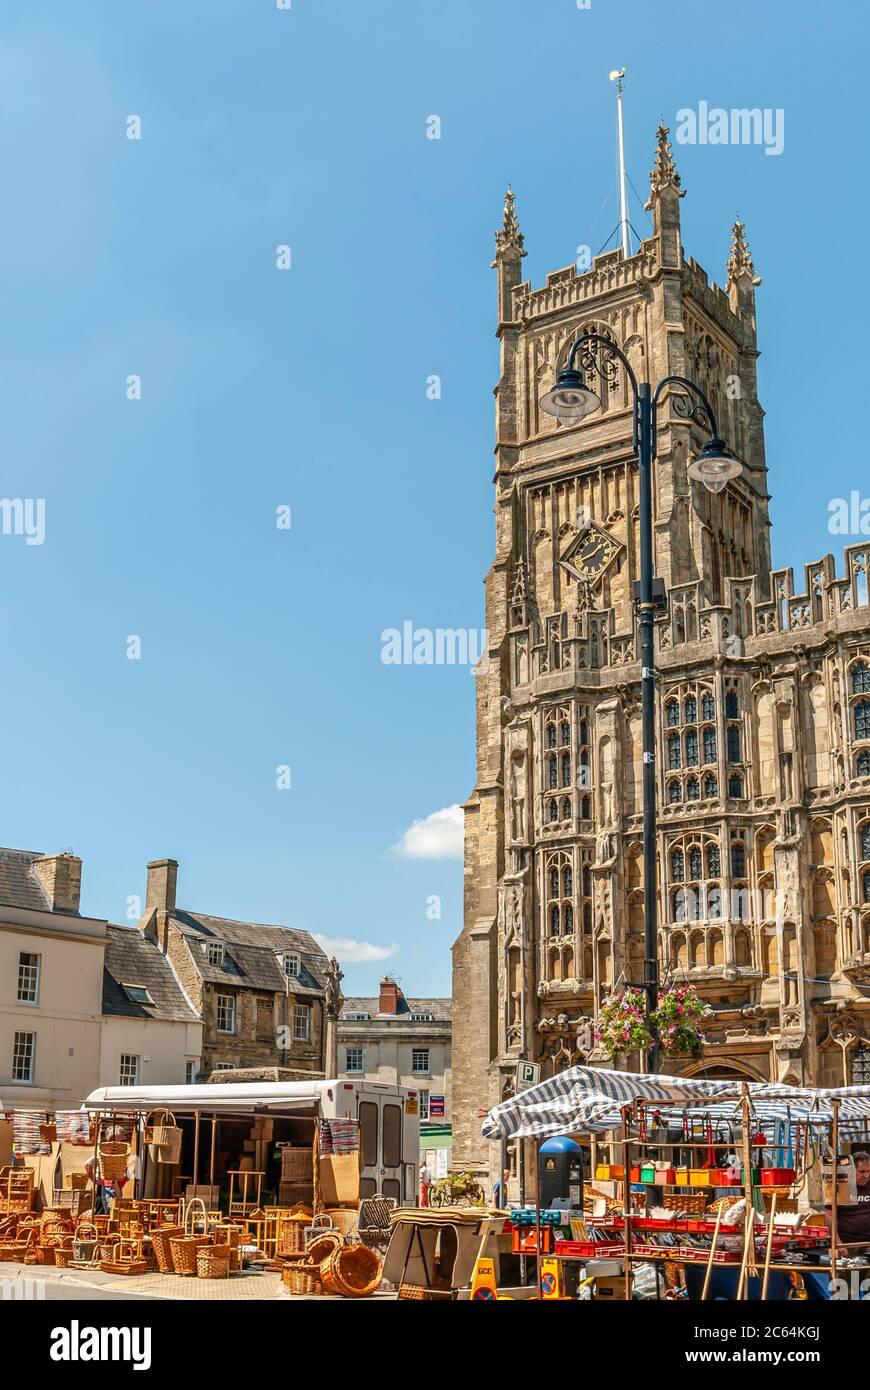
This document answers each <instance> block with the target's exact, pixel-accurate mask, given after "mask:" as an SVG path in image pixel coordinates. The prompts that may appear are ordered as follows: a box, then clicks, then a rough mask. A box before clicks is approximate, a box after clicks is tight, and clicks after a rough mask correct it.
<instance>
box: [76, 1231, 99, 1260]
mask: <svg viewBox="0 0 870 1390" xmlns="http://www.w3.org/2000/svg"><path fill="white" fill-rule="evenodd" d="M85 1232H87V1234H85ZM99 1240H100V1233H99V1231H98V1230H97V1228H96V1226H95V1225H94V1223H93V1221H80V1222H79V1224H78V1225H77V1226H76V1229H75V1234H74V1236H73V1242H72V1250H73V1259H74V1260H80V1261H81V1262H82V1263H89V1262H90V1261H91V1260H92V1259H93V1258H94V1256H95V1254H96V1250H97V1246H98V1244H99Z"/></svg>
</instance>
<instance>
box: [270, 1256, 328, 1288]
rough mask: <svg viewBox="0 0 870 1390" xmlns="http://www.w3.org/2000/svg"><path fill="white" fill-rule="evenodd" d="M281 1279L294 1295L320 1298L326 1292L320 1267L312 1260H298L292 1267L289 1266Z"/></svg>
mask: <svg viewBox="0 0 870 1390" xmlns="http://www.w3.org/2000/svg"><path fill="white" fill-rule="evenodd" d="M281 1277H282V1279H283V1281H284V1283H285V1284H286V1286H287V1288H288V1289H289V1290H290V1292H291V1293H294V1294H308V1295H309V1296H310V1295H312V1294H314V1295H317V1296H319V1295H321V1294H323V1293H325V1291H326V1290H325V1288H324V1284H323V1279H322V1277H321V1273H320V1266H319V1265H316V1264H314V1263H313V1262H312V1261H311V1260H296V1261H295V1262H294V1263H293V1264H292V1265H287V1266H286V1267H285V1269H284V1271H283V1273H282V1275H281Z"/></svg>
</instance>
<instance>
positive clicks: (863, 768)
mask: <svg viewBox="0 0 870 1390" xmlns="http://www.w3.org/2000/svg"><path fill="white" fill-rule="evenodd" d="M858 776H859V777H870V751H868V750H867V749H866V748H864V749H862V751H861V752H860V753H859V754H858Z"/></svg>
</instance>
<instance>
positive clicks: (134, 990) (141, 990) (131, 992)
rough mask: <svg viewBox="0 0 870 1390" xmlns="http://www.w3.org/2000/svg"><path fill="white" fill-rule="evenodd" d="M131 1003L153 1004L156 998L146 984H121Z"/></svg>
mask: <svg viewBox="0 0 870 1390" xmlns="http://www.w3.org/2000/svg"><path fill="white" fill-rule="evenodd" d="M121 988H122V990H123V991H124V993H125V994H126V996H127V998H128V999H129V1000H130V1003H131V1004H153V1003H154V1000H153V999H152V998H151V995H150V994H149V993H148V991H147V989H146V988H145V986H144V985H124V984H122V985H121Z"/></svg>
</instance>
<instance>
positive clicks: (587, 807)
mask: <svg viewBox="0 0 870 1390" xmlns="http://www.w3.org/2000/svg"><path fill="white" fill-rule="evenodd" d="M580 817H581V819H582V820H591V819H592V803H591V802H590V800H589V797H588V796H584V798H583V800H582V801H581V802H580Z"/></svg>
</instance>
